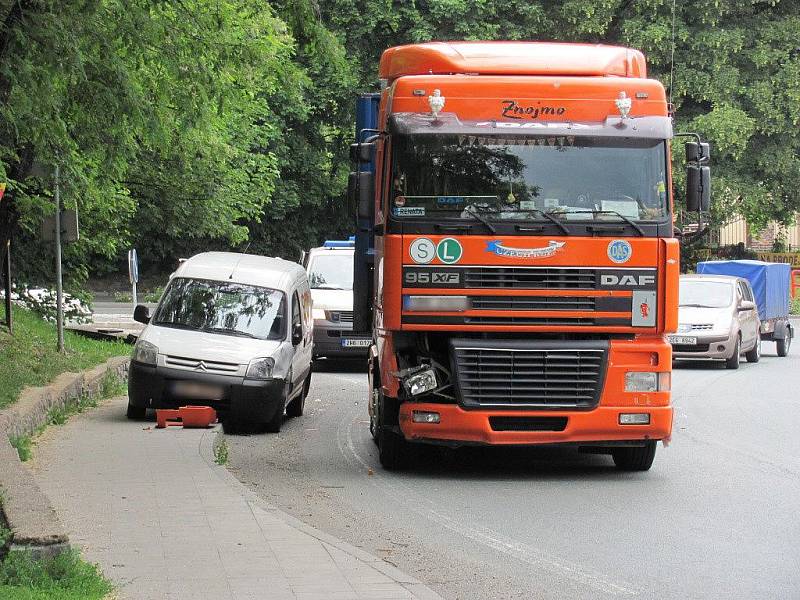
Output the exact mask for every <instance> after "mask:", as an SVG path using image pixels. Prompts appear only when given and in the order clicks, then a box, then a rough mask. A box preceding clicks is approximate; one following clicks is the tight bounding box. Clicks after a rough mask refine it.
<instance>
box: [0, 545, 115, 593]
mask: <svg viewBox="0 0 800 600" xmlns="http://www.w3.org/2000/svg"><path fill="white" fill-rule="evenodd" d="M112 589H113V586H112V585H111V582H110V581H108V580H107V579H106V578H105V577H103V575H102V574H101V573H100V570H99V569H98V567H97V566H96V565H92V564H89V563H87V562H84V561H83V560H82V559H81V557H80V554H78V552H77V551H75V550H70V551H66V552H62V553H61V554H59V555H58V556H55V557H53V558H47V559H44V560H40V561H37V560H33V558H32V557H31V555H30V553H29V552H25V551H19V550H13V551H11V552H9V553H8V555H7V556H6V557H5V560H4V561H3V562H2V563H0V598H3V599H4V600H100V599H101V598H104V597H105V596H106V595H107V594H109V593H110V592H111V591H112Z"/></svg>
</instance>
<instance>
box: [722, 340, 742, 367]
mask: <svg viewBox="0 0 800 600" xmlns="http://www.w3.org/2000/svg"><path fill="white" fill-rule="evenodd" d="M741 352H742V336H741V335H740V336H739V337H737V338H736V345H735V346H734V347H733V356H731V357H730V358H729V359H727V360H726V361H725V368H726V369H738V368H739V361H740V360H741V356H740V355H741Z"/></svg>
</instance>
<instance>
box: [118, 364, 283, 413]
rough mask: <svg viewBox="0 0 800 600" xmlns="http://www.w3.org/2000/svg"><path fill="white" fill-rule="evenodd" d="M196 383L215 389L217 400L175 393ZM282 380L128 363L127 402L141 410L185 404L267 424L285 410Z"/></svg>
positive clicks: (175, 406)
mask: <svg viewBox="0 0 800 600" xmlns="http://www.w3.org/2000/svg"><path fill="white" fill-rule="evenodd" d="M190 382H191V383H195V384H206V385H211V386H216V387H218V388H220V389H221V390H222V393H221V394H220V396H221V397H220V398H215V399H204V398H187V397H185V396H179V395H176V394H175V384H176V383H177V384H180V383H190ZM285 384H286V381H285V380H284V379H266V380H258V379H245V378H244V377H239V376H231V375H217V374H213V373H202V372H195V371H186V370H184V369H170V368H167V367H157V366H152V365H143V364H141V363H138V362H134V361H132V362H131V365H130V369H129V372H128V401H129V402H130V403H131V404H132V405H133V406H139V407H143V408H177V407H179V406H186V405H190V404H192V405H200V406H211V407H213V408H215V409H217V410H219V411H220V412H223V413H224V412H228V411H230V412H235V413H237V414H242V415H246V416H247V417H248V418H251V419H253V420H254V421H256V422H267V421H269V420H270V419H272V417H274V416H275V412H276V411H278V410H281V411H282V410H283V409H284V402H285V398H284V390H285Z"/></svg>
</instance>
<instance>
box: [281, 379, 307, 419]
mask: <svg viewBox="0 0 800 600" xmlns="http://www.w3.org/2000/svg"><path fill="white" fill-rule="evenodd" d="M310 387H311V373H309V374H308V376H307V377H306V378H305V379H304V380H303V391H302V392H300V395H299V396H297V397H295V399H294V400H292V401H291V402H289V405H288V406H287V407H286V416H287V417H302V416H303V410H304V409H305V406H306V396H308V388H310Z"/></svg>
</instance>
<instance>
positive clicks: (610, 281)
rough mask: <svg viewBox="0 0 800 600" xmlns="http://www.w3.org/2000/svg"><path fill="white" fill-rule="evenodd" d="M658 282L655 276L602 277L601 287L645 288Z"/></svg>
mask: <svg viewBox="0 0 800 600" xmlns="http://www.w3.org/2000/svg"><path fill="white" fill-rule="evenodd" d="M655 282H656V276H655V275H622V276H619V275H600V285H628V286H632V287H645V286H648V285H653V284H654V283H655Z"/></svg>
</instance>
